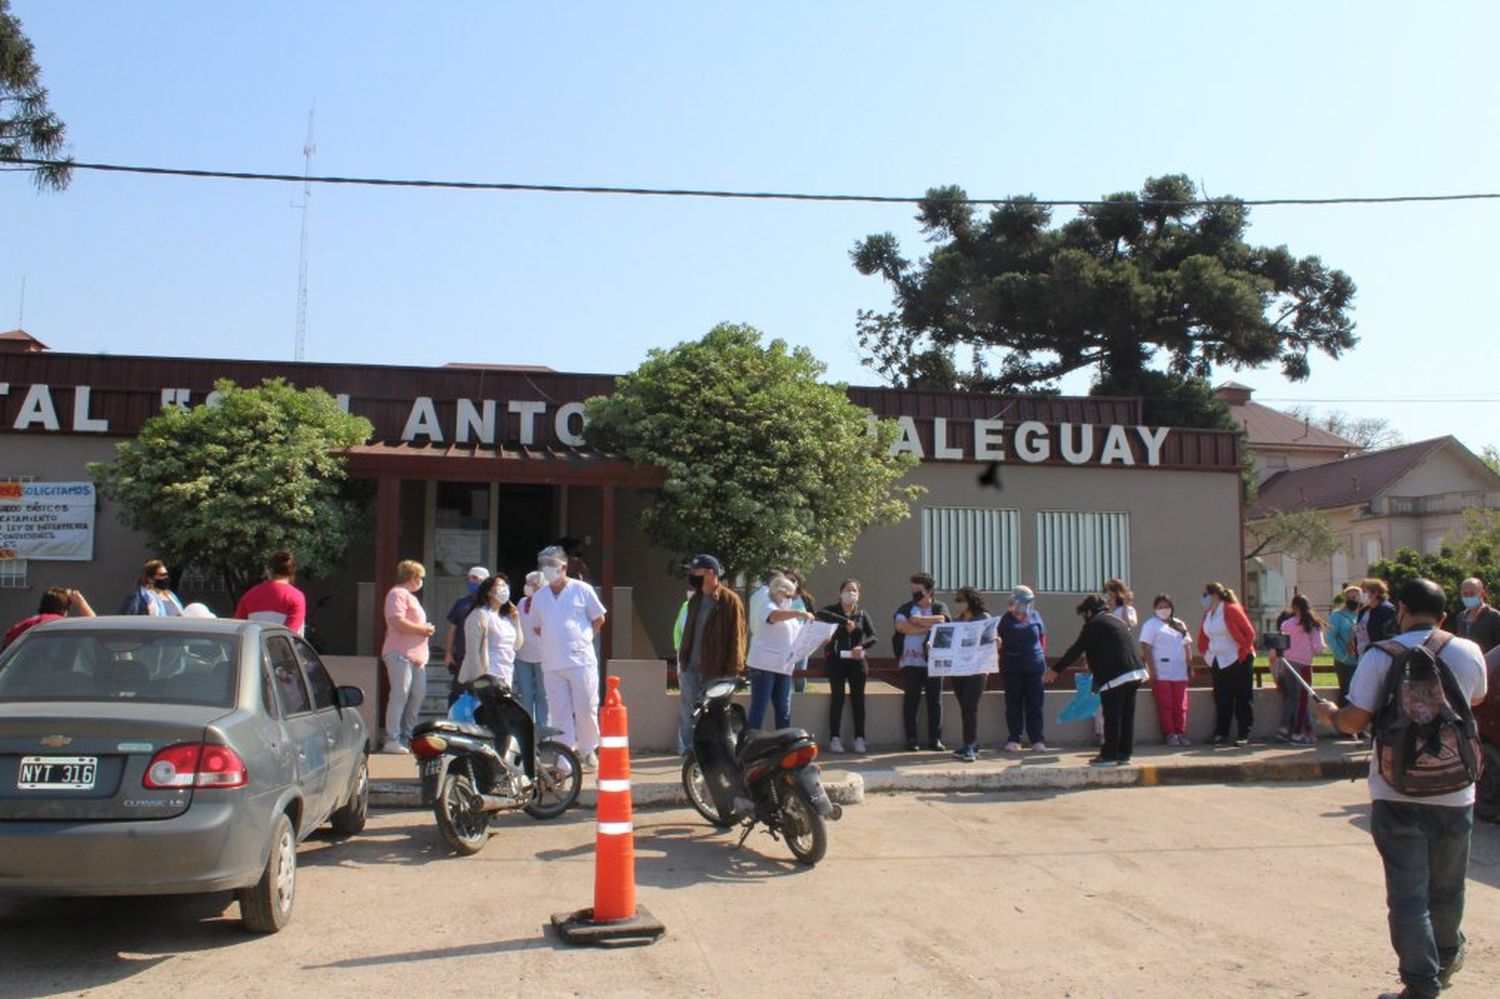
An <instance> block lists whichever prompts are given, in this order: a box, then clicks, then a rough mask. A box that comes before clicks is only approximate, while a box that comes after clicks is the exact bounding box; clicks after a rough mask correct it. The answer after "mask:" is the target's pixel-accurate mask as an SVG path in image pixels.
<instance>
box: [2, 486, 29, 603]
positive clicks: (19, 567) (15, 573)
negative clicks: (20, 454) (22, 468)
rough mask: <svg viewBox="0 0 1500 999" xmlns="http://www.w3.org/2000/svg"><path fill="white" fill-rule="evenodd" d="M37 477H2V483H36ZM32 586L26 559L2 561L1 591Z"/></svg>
mask: <svg viewBox="0 0 1500 999" xmlns="http://www.w3.org/2000/svg"><path fill="white" fill-rule="evenodd" d="M35 481H36V476H35V475H5V476H0V482H35ZM29 585H30V581H29V579H28V577H27V573H26V560H25V559H24V558H7V559H0V590H24V589H25V588H26V587H27V586H29Z"/></svg>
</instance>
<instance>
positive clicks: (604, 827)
mask: <svg viewBox="0 0 1500 999" xmlns="http://www.w3.org/2000/svg"><path fill="white" fill-rule="evenodd" d="M608 683H609V693H608V694H606V695H605V697H604V705H603V706H602V707H601V708H600V710H599V781H598V829H597V832H596V833H595V840H594V907H593V908H592V909H581V910H579V911H578V912H573V913H559V914H558V915H555V916H553V917H552V925H553V926H555V927H557V930H558V932H559V933H560V934H562V938H563V939H564V940H566V941H568V942H569V943H575V944H589V943H621V942H626V941H631V940H635V941H638V942H641V943H652V942H654V941H656V940H657V939H658V938H659V937H660V936H661V935H662V934H663V933H665V932H666V930H667V928H666V927H665V926H663V925H662V924H661V923H660V922H658V921H657V920H656V919H655V918H654V917H653V916H652V915H651V914H650V913H649V912H647V911H646V910H645V909H644V908H642V907H640V906H638V905H636V904H635V827H634V824H633V823H632V821H631V807H630V736H629V734H628V733H629V731H630V722H629V717H628V715H627V713H626V711H625V702H624V701H622V700H621V699H620V678H619V677H616V676H612V677H610V678H609V680H608Z"/></svg>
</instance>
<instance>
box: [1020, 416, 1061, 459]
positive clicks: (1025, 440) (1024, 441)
mask: <svg viewBox="0 0 1500 999" xmlns="http://www.w3.org/2000/svg"><path fill="white" fill-rule="evenodd" d="M1038 438H1040V440H1038ZM1016 455H1017V456H1018V457H1019V458H1020V459H1021V460H1022V461H1028V462H1031V463H1032V464H1036V463H1037V462H1040V461H1046V460H1047V459H1048V458H1051V457H1052V438H1051V436H1050V435H1049V434H1048V432H1047V425H1046V424H1045V423H1042V422H1041V421H1039V420H1027V421H1026V422H1025V423H1023V424H1021V425H1020V426H1019V427H1017V428H1016Z"/></svg>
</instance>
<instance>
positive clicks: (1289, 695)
mask: <svg viewBox="0 0 1500 999" xmlns="http://www.w3.org/2000/svg"><path fill="white" fill-rule="evenodd" d="M1281 665H1282V672H1281V675H1280V676H1278V677H1277V678H1276V686H1277V687H1279V688H1281V728H1282V730H1283V731H1285V732H1286V734H1287V735H1301V734H1302V733H1304V732H1315V731H1317V730H1316V729H1315V728H1313V716H1312V704H1310V703H1309V701H1308V697H1307V691H1305V690H1303V689H1302V685H1301V684H1300V683H1298V682H1297V681H1296V679H1295V678H1293V677H1292V676H1291V675H1290V674H1289V673H1288V672H1287V671H1288V670H1296V671H1297V672H1298V673H1299V674H1301V676H1302V678H1303V679H1304V680H1306V681H1307V682H1309V683H1311V682H1312V667H1311V666H1298V665H1296V664H1294V663H1289V662H1286V661H1284V660H1283V661H1282V664H1281Z"/></svg>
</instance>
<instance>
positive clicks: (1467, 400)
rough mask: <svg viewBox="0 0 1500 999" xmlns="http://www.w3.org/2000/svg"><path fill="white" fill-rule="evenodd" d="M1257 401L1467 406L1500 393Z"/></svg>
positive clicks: (1495, 399) (1496, 399)
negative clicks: (1419, 403) (1414, 403)
mask: <svg viewBox="0 0 1500 999" xmlns="http://www.w3.org/2000/svg"><path fill="white" fill-rule="evenodd" d="M1256 402H1282V403H1285V402H1290V403H1307V402H1317V403H1330V402H1338V403H1391V402H1399V403H1408V402H1431V403H1446V404H1449V405H1458V406H1465V405H1479V404H1483V403H1490V402H1500V395H1484V396H1479V395H1473V396H1447V397H1445V398H1438V397H1435V396H1414V395H1413V396H1400V395H1386V396H1380V397H1379V398H1370V399H1362V398H1354V397H1349V398H1340V399H1274V398H1270V397H1266V398H1258V399H1256Z"/></svg>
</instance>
